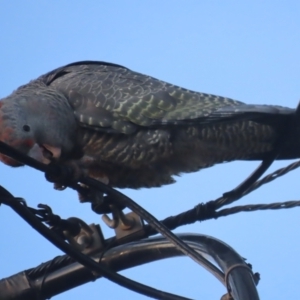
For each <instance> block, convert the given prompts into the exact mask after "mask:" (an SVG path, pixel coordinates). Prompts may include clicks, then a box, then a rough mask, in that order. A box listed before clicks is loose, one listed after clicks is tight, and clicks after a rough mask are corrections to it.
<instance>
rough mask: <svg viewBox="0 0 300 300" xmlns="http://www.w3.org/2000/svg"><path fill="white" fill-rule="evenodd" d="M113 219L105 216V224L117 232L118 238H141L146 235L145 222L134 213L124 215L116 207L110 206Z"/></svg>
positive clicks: (103, 217) (103, 218)
mask: <svg viewBox="0 0 300 300" xmlns="http://www.w3.org/2000/svg"><path fill="white" fill-rule="evenodd" d="M110 207H111V211H112V219H111V218H110V217H109V216H108V215H106V214H105V215H103V216H102V220H103V222H104V223H105V224H106V225H107V226H108V227H110V228H112V229H114V230H115V234H116V238H117V239H121V238H124V237H128V236H131V237H132V236H134V237H139V236H141V237H142V236H143V235H144V231H143V229H144V222H143V220H142V218H141V217H140V216H138V215H137V214H136V213H134V212H130V213H127V214H124V213H123V211H122V210H121V209H119V208H118V207H117V206H115V205H110Z"/></svg>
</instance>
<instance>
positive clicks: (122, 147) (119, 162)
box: [0, 61, 300, 189]
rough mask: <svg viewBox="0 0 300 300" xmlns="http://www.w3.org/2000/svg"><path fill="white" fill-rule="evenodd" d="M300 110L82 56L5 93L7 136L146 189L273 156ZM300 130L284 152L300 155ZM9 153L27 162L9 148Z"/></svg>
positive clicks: (2, 119) (0, 117) (46, 158)
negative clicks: (173, 81) (190, 87)
mask: <svg viewBox="0 0 300 300" xmlns="http://www.w3.org/2000/svg"><path fill="white" fill-rule="evenodd" d="M294 115H295V109H292V108H287V107H282V106H276V105H254V104H245V103H243V102H241V101H237V100H233V99H230V98H226V97H221V96H215V95H211V94H206V93H200V92H195V91H191V90H188V89H185V88H182V87H179V86H176V85H173V84H170V83H167V82H164V81H161V80H158V79H155V78H153V77H151V76H147V75H143V74H141V73H138V72H134V71H131V70H130V69H128V68H126V67H123V66H121V65H117V64H113V63H107V62H101V61H80V62H75V63H71V64H68V65H65V66H63V67H59V68H57V69H55V70H53V71H50V72H48V73H46V74H44V75H42V76H40V77H38V78H37V79H35V80H32V81H30V82H29V83H28V84H25V85H23V86H20V87H19V88H17V89H16V90H15V91H14V92H12V94H10V95H9V96H7V97H5V98H3V99H1V101H0V141H2V142H4V143H6V144H8V145H10V146H12V147H14V148H15V149H17V150H19V151H21V152H22V153H24V154H27V155H29V156H30V157H32V158H35V159H36V160H38V161H40V162H43V163H46V164H49V163H51V162H55V163H58V164H62V165H64V164H66V165H67V164H72V165H73V166H76V168H77V170H80V172H83V173H84V174H85V175H88V176H91V177H93V178H96V179H98V180H101V181H102V182H105V183H106V184H109V185H110V186H111V187H115V188H132V189H139V188H144V187H145V188H150V187H160V186H163V185H166V184H171V183H173V182H175V179H174V177H175V176H179V175H181V174H183V173H190V172H196V171H199V170H201V169H204V168H208V167H212V166H213V165H215V164H219V163H224V162H230V161H234V160H262V159H265V158H266V157H268V155H270V153H271V152H272V151H273V150H274V149H275V147H276V145H277V144H278V141H279V140H280V137H281V136H283V135H286V132H285V130H286V127H287V126H288V124H290V122H291V120H292V119H293V116H294ZM299 131H300V129H299V128H298V126H294V129H293V134H292V135H291V137H290V138H287V139H286V141H285V146H283V147H281V148H282V149H281V151H280V153H279V155H278V157H277V159H292V158H297V157H299V156H300V143H299V140H300V139H297V138H296V137H297V135H298V134H299ZM0 160H1V161H2V162H3V163H5V164H7V165H10V166H12V167H18V166H22V163H20V162H18V161H16V160H14V159H13V158H10V157H8V156H6V155H4V154H0Z"/></svg>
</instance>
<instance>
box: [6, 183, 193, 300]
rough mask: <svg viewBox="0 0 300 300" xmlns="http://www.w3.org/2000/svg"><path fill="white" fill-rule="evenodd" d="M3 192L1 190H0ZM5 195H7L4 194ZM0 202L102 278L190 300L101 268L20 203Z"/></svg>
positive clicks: (173, 298)
mask: <svg viewBox="0 0 300 300" xmlns="http://www.w3.org/2000/svg"><path fill="white" fill-rule="evenodd" d="M1 190H2V191H3V188H1ZM6 195H7V193H6ZM1 202H2V203H4V204H6V205H8V206H10V207H11V208H12V209H13V210H14V211H15V212H16V213H17V214H18V215H20V216H21V217H22V218H23V219H24V220H25V221H26V222H27V223H28V224H30V225H31V226H32V227H33V228H34V229H35V230H37V231H38V232H39V233H40V234H41V235H42V236H43V237H45V238H46V239H47V240H48V241H50V242H51V243H52V244H54V245H55V246H56V247H57V248H59V249H60V250H61V251H63V252H64V253H66V254H67V255H69V256H70V257H72V258H74V259H75V260H76V261H78V262H79V263H80V264H82V265H84V266H85V267H87V268H89V269H92V270H93V271H95V272H99V273H100V274H101V275H102V276H103V277H106V278H107V279H109V280H111V281H113V282H115V283H117V284H119V285H121V286H123V287H125V288H128V289H130V290H132V291H134V292H137V293H140V294H142V295H145V296H148V297H152V298H155V299H166V300H190V299H189V298H185V297H181V296H177V295H173V294H170V293H166V292H162V291H159V290H156V289H154V288H151V287H148V286H146V285H143V284H141V283H138V282H135V281H133V280H131V279H128V278H126V277H124V276H122V275H119V274H118V273H115V272H113V271H111V270H110V269H108V268H106V267H103V266H102V265H101V264H98V263H97V262H95V261H94V260H92V259H91V258H90V257H88V256H86V255H85V254H83V253H81V252H80V251H78V250H76V249H75V248H74V247H72V246H71V245H69V244H68V243H66V242H65V241H64V240H62V239H61V238H59V237H58V236H57V235H56V234H55V233H54V232H52V231H51V230H50V229H49V228H48V227H46V226H45V225H44V224H42V223H41V222H40V221H38V220H37V219H36V217H35V216H34V215H33V214H32V213H31V212H30V211H29V210H28V209H27V207H26V206H24V204H22V202H20V201H18V200H16V199H15V198H13V197H11V196H10V197H3V198H1Z"/></svg>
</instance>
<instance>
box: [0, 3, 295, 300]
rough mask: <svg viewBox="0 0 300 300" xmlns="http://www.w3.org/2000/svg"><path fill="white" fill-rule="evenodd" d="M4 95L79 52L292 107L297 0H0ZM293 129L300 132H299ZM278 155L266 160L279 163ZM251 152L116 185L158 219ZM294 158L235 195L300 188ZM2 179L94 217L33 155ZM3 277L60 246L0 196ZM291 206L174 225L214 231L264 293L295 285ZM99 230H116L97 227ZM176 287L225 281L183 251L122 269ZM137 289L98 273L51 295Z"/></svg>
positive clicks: (189, 203) (241, 170) (227, 184)
mask: <svg viewBox="0 0 300 300" xmlns="http://www.w3.org/2000/svg"><path fill="white" fill-rule="evenodd" d="M0 5H1V11H0V15H1V18H0V28H1V36H0V46H1V55H0V66H1V75H0V78H1V86H0V98H2V97H4V96H6V95H8V94H9V93H11V92H12V91H13V90H14V89H16V88H17V87H18V86H20V85H22V84H25V83H27V82H28V81H29V80H31V79H34V78H36V77H38V76H39V75H41V74H43V73H46V72H48V71H50V70H52V69H54V68H56V67H59V66H61V65H64V64H67V63H70V62H73V61H79V60H101V61H107V62H113V63H118V64H121V65H124V66H126V67H128V68H130V69H132V70H135V71H138V72H140V73H144V74H148V75H151V76H153V77H156V78H159V79H161V80H164V81H167V82H170V83H173V84H177V85H179V86H182V87H185V88H188V89H191V90H195V91H201V92H206V93H212V94H216V95H222V96H227V97H231V98H233V99H237V100H240V101H243V102H246V103H255V104H276V105H283V106H289V107H296V106H297V103H298V101H299V98H300V89H299V82H300V55H299V53H300V42H299V41H300V30H299V28H300V18H299V12H300V3H299V1H292V0H291V1H274V0H273V1H256V0H254V1H253V0H252V1H174V0H173V1H168V0H165V1H148V0H144V1H138V0H136V1H133V0H128V1H122V0H115V1H81V2H80V1H77V2H75V1H51V2H50V1H48V2H46V1H39V2H37V1H10V2H9V1H3V0H0ZM295 138H296V137H295ZM287 163H288V162H287V161H284V162H277V163H275V164H274V166H272V168H271V170H275V169H277V168H279V167H282V166H284V165H286V164H287ZM257 164H258V163H257V162H234V163H228V164H223V165H219V166H216V167H213V168H210V169H207V170H203V171H201V172H198V173H194V174H188V175H183V176H181V177H179V178H178V180H177V183H176V184H173V185H170V186H166V187H163V188H159V189H151V190H147V189H142V190H139V191H132V190H123V192H124V193H125V194H127V195H128V196H130V197H132V198H133V199H134V200H135V201H137V202H138V203H139V204H141V205H143V206H144V207H145V208H146V209H148V210H149V211H150V212H151V213H152V214H154V215H155V216H156V217H157V218H158V219H162V218H165V217H167V216H169V215H174V214H177V213H179V212H181V211H184V210H188V209H190V208H192V207H194V206H195V205H196V204H198V203H199V202H206V201H208V200H211V199H215V198H218V197H219V196H220V195H221V194H222V193H223V192H225V191H228V190H230V189H232V188H233V187H235V186H236V185H237V184H239V182H240V181H242V180H243V179H244V178H245V177H247V176H248V174H249V173H250V172H251V171H252V170H253V169H254V168H255V167H256V166H257ZM299 172H300V170H296V171H294V172H292V173H290V174H288V175H286V176H284V177H283V178H281V179H278V180H277V181H275V182H273V183H271V184H268V185H267V186H265V187H263V188H261V189H260V190H258V191H256V192H254V193H252V194H251V195H249V196H247V197H245V198H243V199H242V200H240V201H239V202H238V203H237V205H241V204H254V203H270V202H278V201H286V200H297V199H299V189H298V183H299V174H300V173H299ZM0 184H1V185H3V186H4V187H5V188H7V189H8V190H9V191H11V192H12V193H13V194H14V195H16V196H19V197H23V198H24V199H26V201H27V202H28V204H29V205H30V206H36V205H37V204H38V203H47V204H48V205H50V206H51V207H52V208H53V210H54V212H55V213H57V214H59V215H60V216H62V217H64V218H67V217H70V216H77V217H79V218H82V219H83V220H85V221H86V222H87V223H100V224H102V223H101V221H100V218H99V216H97V215H95V214H93V213H92V212H91V211H90V209H89V206H88V205H87V204H79V202H78V200H77V195H76V193H75V192H73V191H71V190H67V191H63V192H58V191H54V190H53V188H52V186H51V184H50V183H48V182H46V180H45V179H44V176H43V174H41V173H39V172H38V171H35V170H31V169H30V168H29V167H25V168H19V169H12V168H9V167H7V166H4V165H2V164H1V165H0ZM0 226H1V230H0V238H1V247H0V254H1V255H0V278H2V277H7V276H9V275H12V274H14V273H17V272H19V271H22V270H24V269H28V268H31V267H34V266H37V265H38V264H39V263H41V262H44V261H47V260H49V259H51V258H52V257H54V256H56V255H60V254H61V252H60V251H59V250H57V249H56V248H55V247H54V246H52V245H51V244H49V242H47V241H45V240H44V239H43V238H42V237H40V236H39V235H38V234H37V233H36V232H34V231H33V230H32V229H31V228H30V226H29V225H27V224H26V223H25V222H24V221H22V220H21V219H20V218H19V217H18V216H17V215H16V214H14V213H13V212H12V211H11V210H10V209H9V208H7V207H5V206H4V205H2V206H1V207H0ZM298 226H299V209H297V208H296V209H292V210H285V211H284V210H281V211H265V212H255V213H240V214H237V215H233V216H230V217H226V218H220V219H218V220H210V221H206V222H202V223H197V224H194V225H190V226H185V227H182V228H180V229H178V230H176V232H194V233H203V234H208V235H211V236H214V237H216V238H218V239H221V240H223V241H224V242H226V243H228V244H229V245H231V246H232V247H233V248H234V249H236V250H237V251H238V252H239V253H240V254H241V255H242V256H243V257H246V258H247V259H248V261H249V262H250V263H251V264H252V265H253V268H254V271H255V272H260V273H261V281H260V283H259V286H258V290H259V293H260V296H261V298H262V299H296V298H298V297H299V288H298V285H299V274H298V272H297V270H298V268H299V262H298V260H297V259H296V257H297V256H298V255H299V251H300V242H299V238H298ZM104 232H105V235H106V237H109V236H111V235H112V234H113V232H112V231H111V230H108V229H106V228H104ZM122 274H124V275H126V276H128V277H130V278H132V279H135V280H140V281H141V282H143V283H146V284H149V285H153V286H154V287H156V288H161V289H164V290H167V291H169V292H172V293H179V294H181V295H184V296H186V297H191V298H195V299H219V298H220V297H221V295H222V294H224V292H225V289H224V288H223V286H221V285H220V284H219V282H218V281H217V280H216V279H214V278H213V277H212V276H211V275H210V274H208V273H207V272H205V271H204V270H202V269H201V268H200V267H199V266H197V265H196V264H195V263H194V262H192V261H191V260H189V259H188V258H180V259H172V260H167V261H164V262H157V263H154V264H151V265H146V266H142V267H139V268H135V269H132V270H128V271H125V272H122ZM83 297H85V298H87V297H88V299H91V300H92V299H99V297H101V298H103V299H107V298H108V297H109V298H110V299H129V298H130V299H143V297H142V296H140V295H137V294H134V293H132V292H130V291H127V290H125V289H124V288H122V287H119V286H116V285H115V284H113V283H110V282H109V281H107V280H106V279H101V280H98V281H96V282H94V283H90V284H86V285H84V286H81V287H78V288H76V289H74V290H72V291H69V292H67V293H65V294H61V295H59V296H56V297H55V298H54V299H57V300H65V299H74V300H77V299H82V298H83Z"/></svg>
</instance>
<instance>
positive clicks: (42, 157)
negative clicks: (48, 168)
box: [28, 144, 61, 164]
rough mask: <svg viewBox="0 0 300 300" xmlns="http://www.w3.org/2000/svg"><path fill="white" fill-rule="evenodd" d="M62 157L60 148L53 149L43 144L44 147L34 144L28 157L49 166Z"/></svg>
mask: <svg viewBox="0 0 300 300" xmlns="http://www.w3.org/2000/svg"><path fill="white" fill-rule="evenodd" d="M60 155H61V149H60V148H57V147H53V146H50V145H47V144H43V145H42V146H40V145H38V144H34V145H33V147H32V148H31V149H30V150H29V152H28V156H30V157H32V158H34V159H36V160H38V161H39V162H42V163H44V164H49V163H50V162H51V161H52V160H53V159H58V158H59V157H60Z"/></svg>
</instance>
